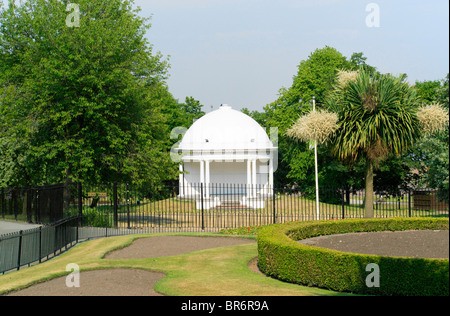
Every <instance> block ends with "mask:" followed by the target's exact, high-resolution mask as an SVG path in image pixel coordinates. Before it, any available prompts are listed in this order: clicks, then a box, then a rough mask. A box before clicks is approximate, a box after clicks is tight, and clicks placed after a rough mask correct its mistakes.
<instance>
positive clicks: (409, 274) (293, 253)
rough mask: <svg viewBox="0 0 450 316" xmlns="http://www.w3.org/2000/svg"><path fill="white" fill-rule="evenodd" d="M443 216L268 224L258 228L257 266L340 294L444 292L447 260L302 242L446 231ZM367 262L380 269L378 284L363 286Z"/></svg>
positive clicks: (271, 273) (267, 272)
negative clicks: (365, 234) (330, 237)
mask: <svg viewBox="0 0 450 316" xmlns="http://www.w3.org/2000/svg"><path fill="white" fill-rule="evenodd" d="M448 229H449V221H448V219H425V218H408V219H405V218H402V219H400V218H391V219H373V220H366V219H363V220H343V221H338V222H330V221H327V222H325V221H321V222H303V223H288V224H278V225H271V226H268V227H265V228H262V229H261V230H260V231H259V232H258V237H257V240H258V256H259V267H260V269H261V270H262V271H263V272H264V273H266V274H267V275H269V276H272V277H274V278H277V279H280V280H283V281H286V282H291V283H297V284H301V285H307V286H315V287H321V288H326V289H330V290H333V291H340V292H352V293H359V294H372V295H420V296H422V295H445V296H447V295H449V260H448V259H447V260H444V259H421V258H400V257H386V256H375V255H363V254H353V253H345V252H340V251H336V250H331V249H325V248H318V247H312V246H307V245H304V244H301V243H299V242H297V241H298V240H301V239H306V238H312V237H317V236H322V235H332V234H342V233H353V232H375V231H403V230H448ZM370 263H375V264H378V266H379V267H380V284H381V285H380V287H378V288H377V287H373V288H369V287H367V286H366V277H367V276H368V275H369V273H370V272H367V271H366V267H367V265H368V264H370Z"/></svg>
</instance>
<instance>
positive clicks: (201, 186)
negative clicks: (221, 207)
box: [200, 182, 205, 230]
mask: <svg viewBox="0 0 450 316" xmlns="http://www.w3.org/2000/svg"><path fill="white" fill-rule="evenodd" d="M200 196H201V198H200V199H201V205H202V230H205V218H204V212H203V210H204V209H203V182H202V183H200Z"/></svg>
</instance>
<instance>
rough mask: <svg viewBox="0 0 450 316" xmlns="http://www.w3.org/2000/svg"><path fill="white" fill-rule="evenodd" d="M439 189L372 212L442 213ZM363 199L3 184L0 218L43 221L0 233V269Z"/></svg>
mask: <svg viewBox="0 0 450 316" xmlns="http://www.w3.org/2000/svg"><path fill="white" fill-rule="evenodd" d="M440 196H441V195H440V193H439V192H438V191H436V190H408V191H398V192H396V193H395V194H387V193H386V192H382V193H380V192H378V193H375V194H374V197H373V201H374V214H375V217H376V218H386V217H418V216H420V217H448V214H449V206H448V202H446V201H441V200H440ZM364 204H365V195H364V191H355V190H336V189H333V190H331V189H323V188H322V189H321V190H320V203H319V208H317V205H316V200H315V195H314V193H310V192H305V191H302V190H301V189H300V188H299V187H296V186H285V187H282V188H271V187H268V186H248V185H237V184H214V185H208V186H205V185H204V184H191V185H189V186H186V187H180V186H179V185H157V186H156V185H151V184H147V185H131V184H126V183H125V184H117V183H114V184H104V185H98V186H87V185H81V184H72V185H69V186H64V185H54V186H46V187H35V188H21V189H2V190H1V192H0V206H1V216H2V218H3V219H8V218H9V219H16V220H17V219H22V220H24V221H28V222H30V223H31V222H34V223H47V224H46V225H44V226H42V227H39V228H36V229H31V230H27V231H20V232H17V233H12V234H8V235H3V236H0V273H5V272H7V271H9V270H14V269H19V268H20V267H22V266H24V265H30V264H32V263H35V262H41V261H42V260H46V259H48V258H51V257H53V256H55V255H57V254H58V253H60V252H61V251H63V250H65V249H67V248H70V247H72V246H73V245H74V244H76V243H78V242H79V241H81V240H86V239H91V238H98V237H109V236H118V235H127V234H139V233H154V232H180V231H182V232H203V231H210V232H217V231H220V230H221V229H229V228H241V227H255V226H263V225H269V224H273V223H285V222H293V221H307V220H318V219H320V220H337V219H347V218H362V217H364V215H365V214H364V209H365V208H364ZM60 218H63V219H62V220H59V221H56V222H55V221H54V223H52V224H48V223H49V222H50V221H52V220H53V219H60ZM64 218H65V219H64Z"/></svg>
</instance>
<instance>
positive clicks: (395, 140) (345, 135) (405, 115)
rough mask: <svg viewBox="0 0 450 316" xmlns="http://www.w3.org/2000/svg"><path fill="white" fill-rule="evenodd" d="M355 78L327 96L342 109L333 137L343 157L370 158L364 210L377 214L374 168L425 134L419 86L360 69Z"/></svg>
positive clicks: (334, 147)
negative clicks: (419, 110)
mask: <svg viewBox="0 0 450 316" xmlns="http://www.w3.org/2000/svg"><path fill="white" fill-rule="evenodd" d="M359 72H360V73H359V75H358V76H357V77H356V80H355V81H350V82H348V84H346V85H338V86H337V87H336V90H335V92H334V94H333V95H332V96H331V97H330V98H329V99H328V103H329V105H330V108H334V109H336V110H337V112H338V115H339V123H338V124H339V128H338V131H337V132H336V134H335V137H334V138H333V139H332V141H331V150H332V152H333V153H334V154H335V155H336V156H337V157H338V158H339V159H341V160H344V161H348V162H356V161H358V160H360V159H365V163H366V166H365V190H366V201H365V208H366V209H365V216H366V217H369V218H371V217H373V216H374V212H373V187H374V168H375V167H376V166H378V164H379V163H380V161H382V160H383V159H385V158H386V157H388V156H389V154H392V155H394V156H400V155H402V154H403V153H405V152H406V151H407V150H409V149H410V148H411V147H412V146H413V144H414V142H415V141H416V140H417V139H418V138H419V137H420V122H419V120H418V118H417V115H416V111H417V97H416V95H415V91H414V90H413V89H412V88H411V87H410V86H409V85H408V84H407V83H406V82H405V79H406V78H405V77H404V76H400V77H394V76H391V75H381V74H374V75H373V76H371V74H370V73H369V71H366V70H364V69H361V70H360V71H359Z"/></svg>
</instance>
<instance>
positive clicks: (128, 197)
mask: <svg viewBox="0 0 450 316" xmlns="http://www.w3.org/2000/svg"><path fill="white" fill-rule="evenodd" d="M127 223H128V229H130V186H129V183H128V182H127Z"/></svg>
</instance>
